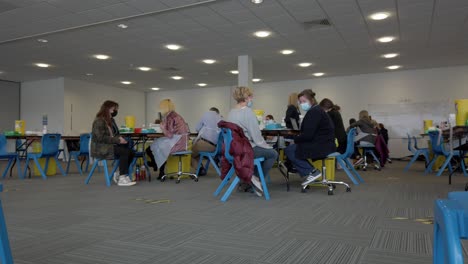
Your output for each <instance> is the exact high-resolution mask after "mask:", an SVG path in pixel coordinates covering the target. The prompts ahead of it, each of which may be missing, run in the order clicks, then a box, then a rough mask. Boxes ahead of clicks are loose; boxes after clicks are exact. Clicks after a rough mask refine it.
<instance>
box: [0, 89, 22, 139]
mask: <svg viewBox="0 0 468 264" xmlns="http://www.w3.org/2000/svg"><path fill="white" fill-rule="evenodd" d="M0 91H1V93H2V96H0V116H1V117H2V118H1V119H0V133H1V132H3V131H7V130H14V129H15V120H17V119H19V117H20V83H17V82H9V81H2V80H0Z"/></svg>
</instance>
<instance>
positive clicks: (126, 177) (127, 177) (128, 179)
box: [124, 175, 132, 182]
mask: <svg viewBox="0 0 468 264" xmlns="http://www.w3.org/2000/svg"><path fill="white" fill-rule="evenodd" d="M124 177H125V179H127V181H129V182H132V180H131V179H130V177H129V176H128V175H125V176H124Z"/></svg>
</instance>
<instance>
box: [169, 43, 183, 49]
mask: <svg viewBox="0 0 468 264" xmlns="http://www.w3.org/2000/svg"><path fill="white" fill-rule="evenodd" d="M166 48H167V49H170V50H179V49H180V48H182V46H180V45H177V44H167V45H166Z"/></svg>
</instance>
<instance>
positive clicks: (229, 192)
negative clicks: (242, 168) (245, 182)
mask: <svg viewBox="0 0 468 264" xmlns="http://www.w3.org/2000/svg"><path fill="white" fill-rule="evenodd" d="M239 181H240V179H239V177H237V175H236V176H235V178H234V180H233V181H232V183H231V185H230V186H229V188H228V189H227V191H226V192H225V193H224V195H223V197H221V202H226V201H227V199H228V198H229V196H231V193H232V191H233V190H234V188H236V186H237V184H238V183H239Z"/></svg>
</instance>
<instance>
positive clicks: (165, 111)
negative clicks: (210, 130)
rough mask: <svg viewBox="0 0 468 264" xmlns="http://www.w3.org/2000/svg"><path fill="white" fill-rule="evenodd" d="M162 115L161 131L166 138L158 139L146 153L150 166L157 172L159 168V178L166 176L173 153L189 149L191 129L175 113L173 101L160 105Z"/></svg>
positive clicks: (169, 100)
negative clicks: (165, 171)
mask: <svg viewBox="0 0 468 264" xmlns="http://www.w3.org/2000/svg"><path fill="white" fill-rule="evenodd" d="M159 109H160V111H161V114H162V120H161V130H162V132H163V133H164V137H161V138H158V139H156V140H155V141H154V142H153V144H151V146H150V147H149V148H147V149H146V153H147V154H148V155H149V156H150V158H151V161H150V162H149V163H148V165H150V166H152V167H153V169H154V170H155V171H156V170H157V169H158V167H159V177H158V179H161V177H162V176H164V168H165V165H166V161H167V158H168V157H169V155H170V154H171V153H174V152H178V151H184V150H186V149H187V143H188V136H189V135H188V134H189V128H188V126H187V123H185V120H184V119H183V118H182V116H180V115H179V114H178V113H176V112H175V104H174V103H173V102H172V101H171V99H164V100H162V101H161V102H160V103H159Z"/></svg>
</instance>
